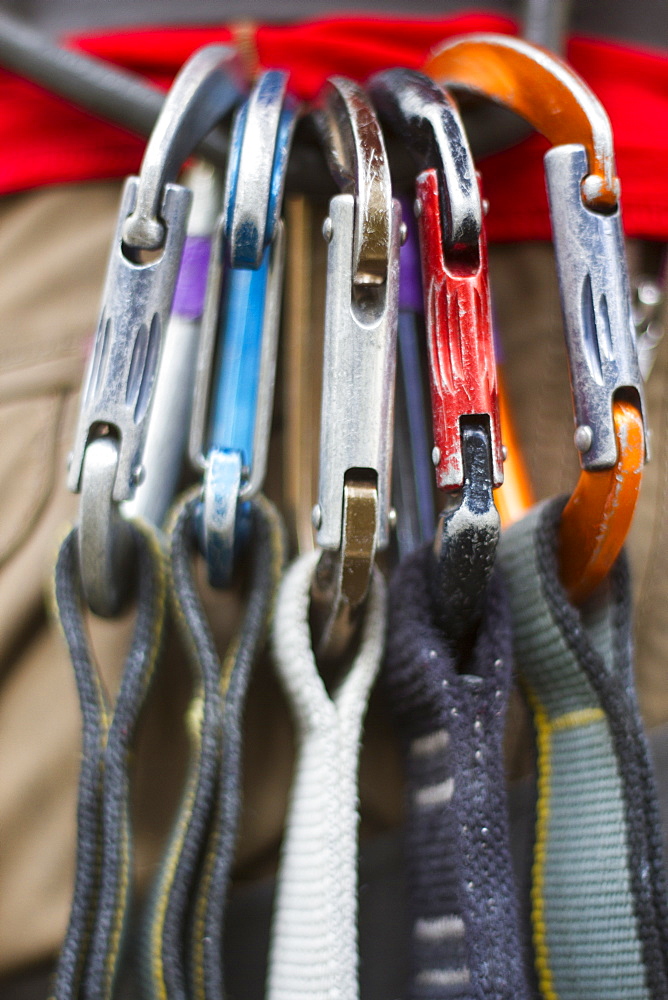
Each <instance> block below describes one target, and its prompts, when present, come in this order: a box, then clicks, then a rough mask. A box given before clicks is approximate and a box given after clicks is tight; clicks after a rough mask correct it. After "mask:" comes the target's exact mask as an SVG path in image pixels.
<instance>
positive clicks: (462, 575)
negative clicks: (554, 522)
mask: <svg viewBox="0 0 668 1000" xmlns="http://www.w3.org/2000/svg"><path fill="white" fill-rule="evenodd" d="M369 87H370V92H371V94H372V95H373V98H374V100H375V102H376V104H377V105H378V107H379V109H380V111H381V113H382V114H383V116H384V117H385V118H386V119H387V120H388V121H389V122H390V124H391V125H392V126H393V127H394V128H395V129H396V131H397V132H398V133H399V134H400V135H401V137H402V138H403V139H404V141H405V142H406V144H407V145H408V147H409V148H410V150H411V151H412V153H413V156H414V158H415V160H416V161H417V165H418V167H419V168H420V169H421V173H420V174H419V175H418V176H417V178H416V181H415V190H416V201H415V210H416V215H417V217H418V227H419V232H420V247H421V257H422V277H423V285H424V298H425V322H426V328H427V342H428V349H429V362H430V364H429V370H430V383H431V397H432V414H433V429H434V442H435V443H434V450H433V455H432V458H433V462H434V465H435V466H436V473H437V486H438V487H439V489H442V490H445V491H446V492H447V494H448V499H447V501H446V507H445V510H444V511H443V513H442V514H441V518H440V525H439V530H438V532H437V535H436V543H435V550H436V555H437V559H436V569H435V580H434V584H435V587H434V589H435V592H436V596H437V600H436V602H435V604H436V610H437V612H438V615H439V617H440V618H441V620H442V621H443V622H444V623H445V624H446V627H447V631H448V635H449V637H450V638H451V639H453V640H454V639H458V638H460V637H461V636H462V635H464V634H467V633H469V632H470V631H471V630H472V629H473V628H474V626H475V624H476V623H477V615H478V611H479V608H480V602H481V601H482V598H483V595H484V592H485V588H486V584H487V581H488V579H489V574H490V573H491V570H492V566H493V563H494V552H495V549H496V544H497V542H498V538H499V530H500V525H499V517H498V514H497V511H496V508H495V506H494V499H493V489H494V488H495V487H497V486H499V485H500V483H501V482H503V458H502V451H501V433H500V418H499V409H498V398H497V385H496V364H495V357H494V342H493V336H492V323H491V305H490V295H489V282H488V273H487V247H486V242H485V235H484V229H483V225H482V214H483V213H482V204H481V198H480V192H479V185H478V179H477V177H476V173H475V168H474V166H473V160H472V158H471V154H470V151H469V148H468V143H467V141H466V136H465V133H464V128H463V126H462V123H461V120H460V118H459V115H458V113H457V110H456V108H455V106H454V103H453V102H452V100H451V99H450V98H449V97H448V96H447V95H446V94H445V92H444V91H443V90H442V89H441V88H440V87H438V86H437V85H436V84H434V83H433V82H432V81H431V80H429V79H428V78H427V77H425V76H423V75H422V74H420V73H416V72H414V71H412V70H388V71H386V72H384V73H380V74H378V75H377V76H375V77H373V78H372V80H371V81H370V84H369Z"/></svg>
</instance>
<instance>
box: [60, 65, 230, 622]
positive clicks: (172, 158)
mask: <svg viewBox="0 0 668 1000" xmlns="http://www.w3.org/2000/svg"><path fill="white" fill-rule="evenodd" d="M240 90H241V83H240V80H239V76H238V69H237V62H236V56H235V55H234V54H233V51H232V50H231V49H228V48H225V47H224V46H210V47H209V48H206V49H201V50H200V51H199V52H198V53H196V55H195V56H193V58H192V59H191V60H190V62H189V63H187V64H186V66H185V67H184V68H183V69H182V71H181V73H180V74H179V76H178V77H177V79H176V81H175V83H174V86H173V87H172V90H171V91H170V93H169V96H168V98H167V100H166V101H165V104H164V105H163V110H162V112H161V115H160V117H159V119H158V122H157V124H156V127H155V129H154V131H153V133H152V135H151V139H150V140H149V143H148V146H147V147H146V153H145V155H144V159H143V161H142V168H141V173H140V176H139V177H131V178H129V179H128V181H127V182H126V185H125V188H124V190H123V196H122V200H121V208H120V212H119V218H118V225H117V229H116V233H115V235H114V239H113V243H112V251H111V257H110V261H109V268H108V271H107V278H106V283H105V290H104V293H103V306H102V313H101V317H100V322H99V325H98V329H97V333H96V337H95V345H94V348H93V352H92V355H91V359H90V362H89V366H88V372H87V375H86V380H85V388H84V391H83V395H82V401H81V410H80V414H79V422H78V426H77V431H76V435H75V441H74V448H73V451H72V455H71V457H70V463H69V471H68V486H69V488H70V489H71V490H73V491H74V492H80V493H81V506H80V512H79V546H80V560H81V576H82V581H83V588H84V594H85V596H86V601H87V603H88V604H89V605H90V607H91V608H92V610H93V611H95V612H96V613H97V614H101V615H105V616H112V615H114V614H115V613H116V612H117V611H118V610H119V608H120V606H121V605H122V603H123V600H124V599H125V598H126V597H127V595H128V591H129V588H128V585H127V584H128V579H129V576H128V560H129V558H130V552H129V545H128V538H129V536H128V533H127V530H126V527H125V521H124V520H123V517H122V515H121V513H120V511H119V504H120V503H121V502H122V501H123V500H128V499H131V497H132V495H133V493H134V490H135V488H136V486H137V485H138V484H139V483H140V482H141V480H142V479H143V476H144V471H145V470H144V466H143V464H142V455H143V448H144V442H145V438H146V433H147V426H148V415H149V412H150V406H151V400H152V395H153V391H154V383H155V379H156V373H157V370H158V364H159V359H160V353H161V348H162V339H163V336H164V331H165V330H166V329H167V327H168V322H169V314H170V309H171V306H172V299H173V296H174V289H175V286H176V279H177V275H178V269H179V265H180V261H181V255H182V251H183V245H184V240H185V229H186V223H187V218H188V211H189V208H190V201H191V194H190V192H189V191H188V190H187V189H186V188H184V187H182V186H180V185H178V184H175V183H173V178H174V177H175V175H176V173H177V171H178V169H179V167H180V166H181V165H182V163H183V161H184V160H185V159H186V157H187V156H188V155H189V154H190V153H191V152H192V149H193V148H194V146H195V145H196V144H197V142H198V140H199V139H201V138H202V137H203V136H204V135H206V134H207V133H208V132H210V131H211V129H212V128H213V126H214V125H215V124H216V123H217V122H218V121H219V119H220V118H221V117H222V116H223V115H224V114H225V112H226V111H227V110H229V109H230V108H231V106H232V105H233V103H234V102H235V101H236V100H237V99H238V97H239V96H240ZM145 250H147V251H156V250H158V251H159V254H158V256H157V257H156V258H155V259H153V260H148V261H145V260H142V256H141V253H142V251H145Z"/></svg>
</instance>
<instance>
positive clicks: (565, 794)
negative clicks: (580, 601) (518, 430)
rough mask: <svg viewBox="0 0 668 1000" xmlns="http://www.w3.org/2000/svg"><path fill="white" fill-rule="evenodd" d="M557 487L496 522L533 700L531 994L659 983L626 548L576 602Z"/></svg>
mask: <svg viewBox="0 0 668 1000" xmlns="http://www.w3.org/2000/svg"><path fill="white" fill-rule="evenodd" d="M562 507H563V501H559V500H556V501H550V502H549V503H547V504H544V505H542V506H540V507H538V508H535V509H534V510H532V511H531V512H530V513H529V514H528V515H527V516H526V517H525V518H524V519H523V520H522V521H520V522H518V523H517V524H516V525H513V526H512V527H511V528H509V529H508V531H507V532H506V533H505V534H504V536H502V542H501V547H500V559H501V565H502V569H503V571H504V575H505V576H506V578H507V582H508V587H509V595H510V602H511V609H512V616H513V630H514V644H515V656H516V663H517V666H518V669H519V670H520V673H521V675H522V677H523V680H524V682H525V684H526V689H527V692H528V696H529V700H530V704H531V707H532V710H533V713H534V721H535V725H536V731H537V743H538V792H539V799H538V809H537V826H536V846H535V853H534V867H533V898H532V909H533V913H532V919H533V937H534V948H535V954H536V968H537V973H538V977H539V983H540V988H541V993H542V996H543V997H544V998H545V1000H556V998H559V1000H581V998H582V997H587V998H588V1000H631V998H633V1000H635V998H638V1000H641V998H643V1000H644V998H652V1000H658V998H659V997H662V998H663V997H666V996H668V979H667V972H666V970H667V968H668V948H667V944H668V935H667V931H668V922H667V920H666V884H665V878H664V873H663V866H662V856H661V834H660V827H659V818H658V808H657V800H656V792H655V788H654V781H653V776H652V772H651V766H650V763H649V758H648V750H647V745H646V741H645V737H644V734H643V730H642V724H641V720H640V716H639V712H638V706H637V702H636V696H635V691H634V684H633V669H632V659H631V624H630V592H629V580H628V571H627V567H626V562H625V560H624V559H623V558H622V559H620V560H618V562H617V564H616V566H615V568H614V570H613V572H612V573H611V574H610V575H609V578H608V580H607V581H606V582H605V583H604V584H603V585H601V587H600V588H599V590H598V591H597V592H596V594H595V595H594V597H593V598H591V599H590V600H589V601H588V602H587V603H586V604H585V605H584V606H583V607H582V608H581V609H576V608H575V607H573V606H572V605H570V604H569V603H568V601H567V599H566V597H565V593H564V591H563V588H562V587H561V584H560V582H559V578H558V571H557V556H556V550H557V531H558V520H559V516H560V514H561V510H562Z"/></svg>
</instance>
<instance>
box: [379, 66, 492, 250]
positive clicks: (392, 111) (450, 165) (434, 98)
mask: <svg viewBox="0 0 668 1000" xmlns="http://www.w3.org/2000/svg"><path fill="white" fill-rule="evenodd" d="M367 87H368V90H369V93H370V94H371V97H372V99H373V102H374V104H375V106H376V107H377V108H378V112H379V114H380V115H381V118H383V119H384V120H386V121H388V122H390V123H391V125H392V126H393V128H394V129H395V130H396V131H397V133H398V134H399V136H400V137H401V139H403V141H404V142H405V143H406V146H407V148H408V149H409V150H410V151H411V153H412V154H413V158H414V159H415V161H416V162H417V163H418V164H419V168H420V169H421V170H425V169H429V168H433V169H435V170H436V172H437V175H438V183H439V198H440V216H441V228H442V235H443V251H444V253H447V252H449V251H452V250H453V249H455V248H463V247H474V248H475V247H476V246H477V243H478V237H479V234H480V228H481V226H482V208H481V204H480V195H479V192H478V180H477V177H476V173H475V167H474V165H473V159H472V157H471V152H470V150H469V147H468V143H467V142H466V141H464V140H463V136H464V127H463V125H462V122H461V119H460V117H459V112H458V111H457V107H456V105H455V103H454V101H453V100H452V99H451V98H450V97H449V96H448V95H447V94H446V93H445V92H444V91H443V89H442V88H441V87H439V86H438V84H436V83H434V81H433V80H430V79H429V77H427V76H424V74H422V73H417V72H415V71H414V70H409V69H390V70H385V71H383V72H382V73H377V74H376V75H375V76H372V77H371V79H370V80H369V82H368V84H367Z"/></svg>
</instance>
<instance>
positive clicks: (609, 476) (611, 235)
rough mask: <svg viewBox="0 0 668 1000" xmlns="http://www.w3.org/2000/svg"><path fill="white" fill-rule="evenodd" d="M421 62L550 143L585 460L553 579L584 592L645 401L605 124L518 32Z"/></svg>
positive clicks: (603, 565)
mask: <svg viewBox="0 0 668 1000" xmlns="http://www.w3.org/2000/svg"><path fill="white" fill-rule="evenodd" d="M425 69H426V72H428V73H429V74H430V75H431V76H432V77H434V78H435V79H437V80H438V81H439V83H442V84H444V85H445V86H448V87H450V88H452V89H455V90H456V89H460V90H465V91H467V92H473V93H476V94H480V95H482V96H486V97H488V98H490V99H491V100H494V101H497V102H499V103H501V104H504V105H505V106H506V107H508V108H510V109H511V110H512V111H514V112H516V113H517V114H520V115H521V116H522V117H524V118H526V120H527V121H529V122H530V124H532V125H533V126H534V127H535V128H536V129H538V130H539V131H540V132H542V133H543V135H545V136H546V138H547V139H548V140H550V142H552V143H553V144H554V148H553V149H551V150H550V151H549V152H548V153H547V154H546V157H545V169H546V176H547V185H548V196H549V201H550V215H551V219H552V228H553V235H554V242H555V250H556V261H557V272H558V277H559V285H560V291H561V300H562V311H563V314H564V322H565V333H566V346H567V349H568V356H569V369H570V376H571V387H572V392H573V402H574V412H575V425H576V430H575V442H576V446H577V448H578V450H579V451H580V455H581V464H582V469H583V471H582V473H581V477H580V481H579V483H578V486H577V488H576V491H575V493H574V494H573V497H572V498H571V500H570V501H569V504H568V506H567V508H566V511H565V512H564V517H563V518H562V535H561V564H562V582H563V583H564V585H565V586H566V589H567V590H568V592H569V594H570V596H571V597H572V599H573V600H581V599H583V598H584V597H585V596H586V595H587V594H588V593H590V592H591V590H593V589H594V587H595V586H596V584H597V583H598V582H600V580H601V579H602V578H603V577H604V576H605V575H606V573H607V571H608V570H609V568H610V566H611V564H612V562H613V561H614V558H615V557H616V555H617V553H618V551H619V549H620V548H621V546H622V544H623V541H624V538H625V537H626V533H627V531H628V528H629V526H630V523H631V519H632V516H633V511H634V509H635V504H636V501H637V497H638V490H639V485H640V479H641V475H642V465H643V462H644V458H645V450H646V445H645V444H644V443H643V444H642V445H641V447H640V449H638V448H637V447H636V445H635V444H632V443H631V442H637V439H638V436H640V437H641V438H642V440H643V442H645V441H646V434H645V431H644V418H643V411H644V401H643V387H642V379H641V376H640V371H639V368H638V361H637V352H636V345H635V337H634V330H633V318H632V310H631V302H630V292H629V282H628V276H627V273H626V265H625V255H624V241H623V233H622V226H621V215H620V208H619V181H618V179H617V177H616V176H615V164H614V149H613V142H612V131H611V128H610V122H609V120H608V117H607V115H606V113H605V111H604V109H603V107H602V106H601V104H600V102H599V101H598V99H597V98H596V97H595V95H594V94H593V93H592V92H591V91H590V90H589V88H588V87H587V86H586V85H585V84H584V83H583V82H582V81H581V80H580V79H579V77H577V76H576V75H575V74H574V73H573V72H572V70H570V69H569V68H568V67H567V66H566V65H565V64H564V63H562V62H561V61H560V60H559V59H557V58H556V57H554V56H552V55H551V54H550V53H548V52H546V51H545V50H543V49H540V48H537V47H536V46H532V45H530V44H529V43H527V42H523V41H520V40H518V39H515V38H508V37H505V36H500V35H499V36H496V35H471V36H467V37H465V38H460V39H453V40H451V41H448V42H447V43H446V44H445V45H443V46H441V47H440V48H439V49H438V50H437V51H436V52H434V53H433V54H432V56H431V57H430V59H429V61H428V63H427V66H426V67H425ZM603 535H604V536H605V539H606V544H604V545H603V544H601V539H602V537H603Z"/></svg>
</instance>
